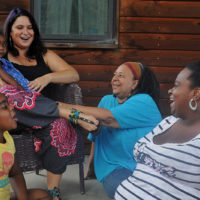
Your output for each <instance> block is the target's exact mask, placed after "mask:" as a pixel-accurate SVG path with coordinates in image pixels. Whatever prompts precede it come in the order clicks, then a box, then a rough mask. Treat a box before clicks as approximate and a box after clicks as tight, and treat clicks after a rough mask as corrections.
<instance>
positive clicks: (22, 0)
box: [0, 0, 30, 14]
mask: <svg viewBox="0 0 200 200" xmlns="http://www.w3.org/2000/svg"><path fill="white" fill-rule="evenodd" d="M0 5H1V6H0V14H8V13H9V12H10V10H12V9H13V8H17V7H19V8H24V9H26V10H29V5H30V0H28V1H27V0H14V1H5V0H0Z"/></svg>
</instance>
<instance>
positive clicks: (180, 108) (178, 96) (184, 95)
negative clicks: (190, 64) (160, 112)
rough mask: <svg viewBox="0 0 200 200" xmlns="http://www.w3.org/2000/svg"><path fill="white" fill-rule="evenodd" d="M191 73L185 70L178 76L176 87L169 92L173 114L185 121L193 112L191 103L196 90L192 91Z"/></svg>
mask: <svg viewBox="0 0 200 200" xmlns="http://www.w3.org/2000/svg"><path fill="white" fill-rule="evenodd" d="M190 73H191V71H190V70H189V69H187V68H185V69H183V70H182V71H181V72H180V73H179V74H178V76H177V78H176V80H175V83H174V87H173V88H172V89H170V90H169V94H170V101H171V103H170V108H171V113H172V114H174V115H175V116H176V117H180V118H183V119H184V118H185V117H186V115H187V113H188V112H190V111H191V110H190V108H189V101H190V99H191V98H193V96H194V89H191V87H190V86H191V81H190V80H188V77H189V75H190Z"/></svg>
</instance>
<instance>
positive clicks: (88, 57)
mask: <svg viewBox="0 0 200 200" xmlns="http://www.w3.org/2000/svg"><path fill="white" fill-rule="evenodd" d="M0 5H1V6H0V24H3V23H4V20H5V18H6V16H7V14H8V13H9V11H10V10H11V9H12V8H14V7H22V8H25V9H28V10H29V9H30V2H29V0H15V1H6V0H0ZM199 11H200V1H199V0H197V1H193V0H188V1H185V0H177V1H174V0H166V1H162V0H121V1H120V6H119V28H118V33H119V47H118V48H117V49H69V48H68V49H67V48H66V49H59V48H53V50H54V51H55V52H57V53H58V54H59V55H60V56H61V57H62V58H64V59H65V60H66V61H67V62H68V63H70V64H71V65H72V66H74V67H75V68H76V69H77V71H78V72H79V74H80V82H79V86H80V87H81V88H82V92H83V101H84V104H86V105H89V106H97V104H98V102H99V100H100V99H101V97H102V96H104V95H105V94H109V93H111V86H110V80H111V77H112V74H113V72H114V70H115V69H116V67H117V66H118V65H119V64H121V63H123V62H125V61H139V62H141V63H143V64H144V65H147V66H149V67H151V68H152V69H153V71H154V72H155V74H156V76H157V78H158V80H159V82H160V86H161V112H162V114H163V116H166V115H168V114H169V113H170V112H169V104H168V94H167V91H168V89H169V88H170V87H172V85H173V82H174V80H175V77H176V75H177V73H178V72H179V71H180V70H181V69H182V67H183V66H184V65H185V64H187V63H189V62H192V61H196V60H198V59H199V57H200V56H199V50H200V34H199V33H200V12H199ZM85 143H86V144H88V142H87V140H85ZM87 147H88V145H86V149H87ZM86 152H88V150H86Z"/></svg>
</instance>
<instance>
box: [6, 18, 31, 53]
mask: <svg viewBox="0 0 200 200" xmlns="http://www.w3.org/2000/svg"><path fill="white" fill-rule="evenodd" d="M10 36H11V37H12V41H13V43H14V46H15V48H17V49H28V48H29V47H30V45H31V44H32V42H33V40H34V30H33V27H32V24H31V22H30V20H29V18H28V17H27V16H20V17H18V18H17V19H16V20H15V22H14V23H13V25H12V28H11V33H10Z"/></svg>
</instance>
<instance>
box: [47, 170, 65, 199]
mask: <svg viewBox="0 0 200 200" xmlns="http://www.w3.org/2000/svg"><path fill="white" fill-rule="evenodd" d="M61 178H62V174H53V173H52V172H50V171H47V187H48V190H52V189H54V187H56V188H59V184H60V180H61ZM53 199H54V200H58V198H57V197H55V198H53Z"/></svg>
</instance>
